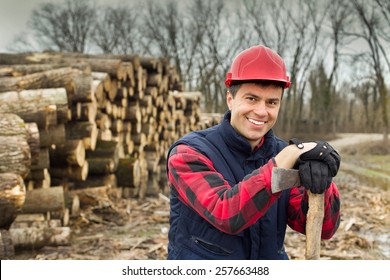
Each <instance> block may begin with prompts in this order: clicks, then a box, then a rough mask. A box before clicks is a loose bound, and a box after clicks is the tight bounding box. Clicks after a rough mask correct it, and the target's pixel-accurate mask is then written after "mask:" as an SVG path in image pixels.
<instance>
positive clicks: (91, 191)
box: [70, 186, 111, 208]
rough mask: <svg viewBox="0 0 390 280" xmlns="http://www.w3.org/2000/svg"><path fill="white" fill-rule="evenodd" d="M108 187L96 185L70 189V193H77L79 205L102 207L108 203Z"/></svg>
mask: <svg viewBox="0 0 390 280" xmlns="http://www.w3.org/2000/svg"><path fill="white" fill-rule="evenodd" d="M109 189H110V187H107V186H98V187H91V188H85V189H77V190H71V191H70V193H71V194H73V195H77V196H78V197H79V200H80V207H81V208H86V207H90V206H94V207H96V206H97V207H102V206H105V205H110V204H111V202H110V199H109V196H108V194H109Z"/></svg>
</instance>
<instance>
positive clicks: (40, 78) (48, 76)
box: [0, 67, 82, 92]
mask: <svg viewBox="0 0 390 280" xmlns="http://www.w3.org/2000/svg"><path fill="white" fill-rule="evenodd" d="M80 73H82V72H81V71H80V70H77V69H72V68H71V67H65V68H59V69H54V70H48V71H43V72H39V73H34V74H30V75H25V76H22V77H1V78H0V92H8V91H21V90H28V89H42V88H66V87H68V86H69V85H70V84H71V82H72V78H73V77H74V75H75V74H80Z"/></svg>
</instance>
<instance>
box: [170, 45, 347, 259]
mask: <svg viewBox="0 0 390 280" xmlns="http://www.w3.org/2000/svg"><path fill="white" fill-rule="evenodd" d="M225 84H226V86H227V88H228V90H227V93H226V102H227V105H228V108H229V110H228V112H227V113H226V114H225V116H224V118H223V120H222V121H221V123H220V124H218V125H216V126H214V127H212V128H209V129H206V130H202V131H195V132H192V133H190V134H188V135H186V136H184V137H183V138H181V139H179V140H178V141H177V142H176V143H174V144H173V145H172V147H171V148H170V150H169V154H168V155H169V156H168V161H167V175H168V181H169V185H170V189H171V195H170V207H171V208H170V230H169V235H168V236H169V245H168V259H288V257H287V254H286V252H285V250H284V245H283V243H284V237H285V232H286V226H287V225H289V226H290V227H291V228H292V229H294V230H296V231H298V232H301V233H305V223H306V213H307V210H308V196H307V191H306V189H310V190H311V191H312V192H314V193H323V192H325V217H324V223H323V228H322V238H323V239H329V238H331V237H332V236H333V234H334V233H335V232H336V230H337V228H338V225H339V219H340V201H339V193H338V190H337V187H336V185H335V184H334V183H333V182H332V177H334V176H335V175H336V173H337V171H338V168H339V165H340V158H339V155H338V154H337V152H336V151H335V150H334V149H333V148H332V147H331V146H330V145H329V144H327V143H326V142H322V141H317V142H308V143H300V142H299V141H297V140H295V141H292V142H293V143H292V144H291V145H287V143H285V142H284V141H282V140H281V139H279V138H277V137H276V136H275V135H274V134H273V131H272V127H273V126H274V124H275V122H276V120H277V117H278V113H279V109H280V104H281V101H282V95H283V90H284V89H285V88H288V87H289V86H290V82H289V77H288V76H287V75H286V68H285V64H284V62H283V60H282V58H281V57H280V56H279V55H278V54H276V53H275V52H274V51H272V50H271V49H269V48H267V47H264V46H254V47H251V48H249V49H247V50H245V51H243V52H241V53H240V54H239V55H238V56H237V57H236V58H235V59H234V61H233V63H232V65H231V68H230V71H229V73H227V78H226V81H225ZM275 166H278V167H283V168H293V167H296V168H299V170H300V176H301V181H302V183H303V185H304V186H302V187H300V188H292V189H290V190H286V191H283V192H279V193H275V194H272V192H271V173H272V168H273V167H275Z"/></svg>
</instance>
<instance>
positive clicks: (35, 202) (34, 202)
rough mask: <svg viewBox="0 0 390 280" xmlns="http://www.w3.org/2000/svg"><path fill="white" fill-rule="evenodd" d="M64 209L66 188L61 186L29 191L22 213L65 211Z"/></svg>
mask: <svg viewBox="0 0 390 280" xmlns="http://www.w3.org/2000/svg"><path fill="white" fill-rule="evenodd" d="M64 209H65V201H64V188H63V187H62V186H60V187H51V188H48V189H34V190H29V191H27V193H26V200H25V202H24V205H23V208H22V213H23V214H33V213H46V212H51V211H63V210H64Z"/></svg>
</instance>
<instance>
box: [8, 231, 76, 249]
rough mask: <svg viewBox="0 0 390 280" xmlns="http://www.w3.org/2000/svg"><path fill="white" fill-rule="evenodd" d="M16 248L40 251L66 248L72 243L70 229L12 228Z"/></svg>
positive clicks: (11, 232)
mask: <svg viewBox="0 0 390 280" xmlns="http://www.w3.org/2000/svg"><path fill="white" fill-rule="evenodd" d="M9 233H10V234H11V237H12V242H13V244H14V246H15V248H23V249H40V248H42V247H44V246H66V245H69V244H70V241H71V230H70V228H69V227H54V228H51V227H44V228H36V227H31V228H11V229H10V230H9Z"/></svg>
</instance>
